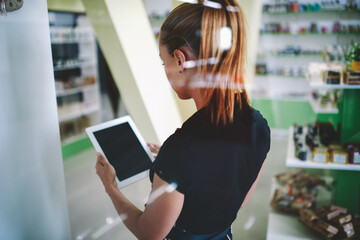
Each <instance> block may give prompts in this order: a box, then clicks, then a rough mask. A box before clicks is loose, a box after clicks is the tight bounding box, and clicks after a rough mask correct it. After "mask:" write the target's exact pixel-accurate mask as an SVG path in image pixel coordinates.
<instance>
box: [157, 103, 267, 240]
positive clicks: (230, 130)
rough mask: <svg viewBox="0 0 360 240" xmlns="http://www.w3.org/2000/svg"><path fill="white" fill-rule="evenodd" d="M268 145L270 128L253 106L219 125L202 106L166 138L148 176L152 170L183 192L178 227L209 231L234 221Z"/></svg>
mask: <svg viewBox="0 0 360 240" xmlns="http://www.w3.org/2000/svg"><path fill="white" fill-rule="evenodd" d="M244 111H247V112H244ZM244 113H245V114H244ZM269 149H270V129H269V127H268V125H267V121H266V120H265V119H264V118H263V117H262V115H261V114H260V113H259V112H258V111H256V110H255V109H252V108H250V107H248V108H247V109H243V110H242V111H241V112H240V111H239V112H237V113H236V114H235V117H234V122H233V124H230V125H227V126H222V127H220V126H215V125H213V124H212V123H211V121H210V116H209V115H208V114H207V111H206V110H205V108H203V109H200V110H199V111H197V112H196V113H195V114H194V115H193V116H191V117H190V118H189V119H188V120H187V121H186V122H185V123H184V124H183V126H182V127H181V128H180V129H177V130H176V132H175V133H174V134H173V135H171V136H170V137H169V138H168V139H167V140H166V141H165V142H164V144H163V145H162V147H161V149H160V151H159V153H158V156H157V157H156V159H155V161H154V163H153V165H152V167H151V171H150V180H151V181H152V180H153V175H154V172H155V173H156V174H157V175H158V176H159V177H160V178H161V179H163V180H164V181H166V182H168V183H170V184H175V185H176V186H177V188H176V190H177V191H179V192H181V193H183V194H184V196H185V198H184V205H183V208H182V211H181V213H180V216H179V218H178V219H177V221H176V224H175V225H176V226H177V227H180V228H181V229H183V230H186V231H187V232H190V233H193V234H207V233H213V232H216V231H219V230H223V229H225V228H226V227H228V226H230V225H231V224H232V222H233V221H234V220H235V218H236V215H237V212H238V211H239V209H240V206H241V204H242V202H243V201H244V198H245V196H246V194H247V193H248V191H249V189H250V187H251V186H252V184H253V183H254V181H255V180H256V178H257V176H258V173H259V171H260V168H261V166H262V164H263V161H264V160H265V157H266V154H267V152H268V151H269Z"/></svg>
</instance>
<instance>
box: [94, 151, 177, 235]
mask: <svg viewBox="0 0 360 240" xmlns="http://www.w3.org/2000/svg"><path fill="white" fill-rule="evenodd" d="M96 172H97V174H98V175H99V177H100V179H101V180H102V182H103V184H104V186H105V190H106V192H107V193H108V194H109V196H110V198H111V200H112V202H113V204H114V206H115V209H116V211H117V212H118V214H119V215H120V216H121V217H122V219H123V222H124V224H125V225H126V226H127V228H128V229H129V230H130V231H131V232H132V233H133V234H134V235H135V236H136V237H137V238H138V239H141V240H147V239H164V238H165V237H166V235H167V234H168V233H169V232H170V230H171V228H172V227H173V226H174V224H175V222H176V220H177V218H178V217H179V215H180V212H181V209H182V206H183V203H184V195H183V194H182V193H180V192H178V191H176V190H174V189H173V188H171V186H169V184H168V183H167V182H165V181H163V180H162V179H161V178H159V177H158V176H157V175H156V174H155V175H154V182H153V189H152V191H151V194H150V196H149V202H148V204H147V206H146V208H145V210H144V212H142V211H140V210H139V209H138V208H137V207H136V206H134V205H133V204H132V203H131V202H130V201H129V200H128V199H127V198H126V197H125V196H124V195H123V194H122V193H121V192H120V190H119V189H118V187H117V184H116V181H115V170H114V168H113V167H112V166H111V165H110V164H109V163H108V162H107V161H106V160H105V158H104V156H102V155H101V154H100V155H98V160H97V163H96Z"/></svg>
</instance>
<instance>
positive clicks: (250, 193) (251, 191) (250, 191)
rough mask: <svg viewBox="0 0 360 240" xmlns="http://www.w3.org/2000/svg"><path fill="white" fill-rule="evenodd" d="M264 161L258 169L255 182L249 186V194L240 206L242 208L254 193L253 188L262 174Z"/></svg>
mask: <svg viewBox="0 0 360 240" xmlns="http://www.w3.org/2000/svg"><path fill="white" fill-rule="evenodd" d="M265 161H266V159H265V160H264V162H263V164H262V166H261V168H260V171H259V174H258V176H257V178H256V180H255V182H254V183H253V185H252V186H251V188H250V190H249V192H248V193H247V194H246V196H245V199H244V201H243V203H242V204H241V207H243V206H244V205H245V204H246V202H247V201H248V200H249V198H250V196H251V195H252V193H253V192H254V190H255V188H256V185H257V184H258V182H259V179H260V175H261V172H262V170H263V168H264V165H265Z"/></svg>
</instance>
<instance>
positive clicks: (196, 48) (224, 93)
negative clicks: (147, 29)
mask: <svg viewBox="0 0 360 240" xmlns="http://www.w3.org/2000/svg"><path fill="white" fill-rule="evenodd" d="M209 2H210V1H209ZM209 2H208V3H209ZM211 4H212V5H209V4H206V2H203V1H200V2H199V3H198V4H190V3H183V4H181V5H180V6H178V7H176V8H175V9H174V10H173V11H172V12H171V13H170V14H169V16H168V17H167V18H166V19H165V21H164V23H163V25H162V26H161V32H160V43H161V44H163V45H165V46H166V47H167V50H168V52H169V54H170V55H172V56H173V54H174V51H175V50H176V49H180V47H184V46H185V47H187V48H189V49H190V50H191V52H192V53H193V54H194V56H196V57H197V59H198V62H201V64H198V75H199V78H200V81H202V82H203V83H204V84H205V86H203V87H202V88H199V91H201V94H202V96H203V98H204V99H203V100H204V102H205V105H206V108H207V110H208V111H209V112H210V116H211V120H212V121H213V122H214V123H216V124H221V125H225V124H227V123H229V122H230V123H231V122H233V119H234V110H235V109H234V108H235V104H236V103H237V104H238V105H239V107H240V109H243V107H244V104H245V105H246V106H250V102H249V99H248V96H247V93H246V91H245V88H244V83H245V80H244V75H245V56H246V31H245V18H244V14H243V12H242V10H241V8H240V6H239V5H238V4H237V3H236V1H235V0H212V1H211ZM214 4H215V5H214ZM223 29H225V30H226V29H227V30H230V32H231V35H230V36H231V38H230V39H228V40H229V41H231V43H230V45H229V46H228V47H226V48H224V47H222V46H221V45H219V42H220V41H221V40H222V39H220V38H221V34H220V32H221V31H222V30H223ZM210 59H211V61H209V60H210ZM236 93H237V94H236ZM236 95H237V97H236ZM240 95H242V96H240Z"/></svg>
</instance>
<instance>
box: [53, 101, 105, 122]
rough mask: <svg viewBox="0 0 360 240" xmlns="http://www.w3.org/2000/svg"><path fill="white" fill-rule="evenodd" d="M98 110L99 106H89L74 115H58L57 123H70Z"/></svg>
mask: <svg viewBox="0 0 360 240" xmlns="http://www.w3.org/2000/svg"><path fill="white" fill-rule="evenodd" d="M99 110H100V106H99V105H95V106H91V107H88V108H84V109H82V110H81V111H77V112H74V113H70V114H66V115H65V116H60V115H59V122H60V123H61V122H66V121H70V120H73V119H76V118H79V117H81V116H85V115H89V114H92V113H95V112H97V111H99Z"/></svg>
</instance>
